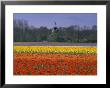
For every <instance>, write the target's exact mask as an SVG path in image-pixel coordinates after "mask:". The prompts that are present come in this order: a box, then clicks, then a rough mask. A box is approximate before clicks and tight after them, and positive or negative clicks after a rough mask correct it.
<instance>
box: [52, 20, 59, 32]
mask: <svg viewBox="0 0 110 88" xmlns="http://www.w3.org/2000/svg"><path fill="white" fill-rule="evenodd" d="M57 29H58V28H57V23H56V22H55V21H54V28H53V30H52V32H55V31H56V30H57Z"/></svg>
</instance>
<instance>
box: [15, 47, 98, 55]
mask: <svg viewBox="0 0 110 88" xmlns="http://www.w3.org/2000/svg"><path fill="white" fill-rule="evenodd" d="M14 52H17V53H53V54H54V53H62V54H87V53H90V54H96V53H97V48H96V47H94V46H89V47H88V46H86V47H83V46H14Z"/></svg>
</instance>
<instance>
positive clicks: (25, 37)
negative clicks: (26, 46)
mask: <svg viewBox="0 0 110 88" xmlns="http://www.w3.org/2000/svg"><path fill="white" fill-rule="evenodd" d="M13 23H14V27H13V28H14V42H44V41H46V42H73V43H96V42H97V26H96V25H93V26H92V27H88V26H83V27H80V26H79V25H70V26H68V27H57V28H56V29H54V27H53V28H48V27H44V26H41V27H39V28H37V27H34V26H31V25H29V24H28V22H27V21H25V20H14V22H13Z"/></svg>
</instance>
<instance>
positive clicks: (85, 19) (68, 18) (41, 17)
mask: <svg viewBox="0 0 110 88" xmlns="http://www.w3.org/2000/svg"><path fill="white" fill-rule="evenodd" d="M14 19H21V20H26V21H28V23H29V25H33V26H35V27H40V26H46V27H48V28H52V27H54V22H56V23H57V26H58V27H67V26H71V25H79V26H92V25H97V14H95V13H14Z"/></svg>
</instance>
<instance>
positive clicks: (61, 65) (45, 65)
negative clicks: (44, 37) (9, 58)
mask: <svg viewBox="0 0 110 88" xmlns="http://www.w3.org/2000/svg"><path fill="white" fill-rule="evenodd" d="M13 69H14V73H13V74H14V75H97V48H96V46H14V67H13Z"/></svg>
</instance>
